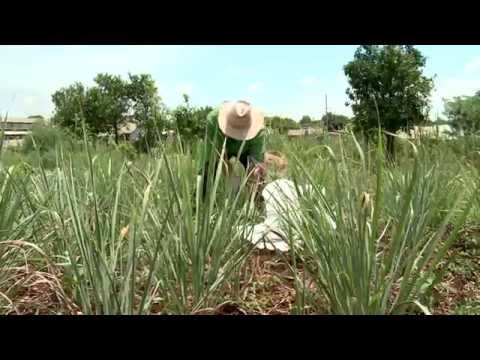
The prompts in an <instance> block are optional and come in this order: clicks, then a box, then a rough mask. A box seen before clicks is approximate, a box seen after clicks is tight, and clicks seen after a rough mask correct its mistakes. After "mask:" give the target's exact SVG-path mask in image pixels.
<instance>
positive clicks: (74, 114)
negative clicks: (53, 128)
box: [52, 82, 89, 135]
mask: <svg viewBox="0 0 480 360" xmlns="http://www.w3.org/2000/svg"><path fill="white" fill-rule="evenodd" d="M52 102H53V105H54V106H55V113H54V115H53V117H52V123H53V124H57V125H60V126H62V127H65V128H69V129H70V130H72V131H73V132H74V133H75V134H77V135H80V134H81V133H82V123H81V119H82V113H83V110H84V109H85V105H86V89H85V87H84V86H83V85H82V84H81V83H79V82H76V83H74V84H73V85H70V86H69V87H66V88H61V89H60V90H58V91H56V92H55V93H54V94H53V95H52ZM86 120H87V119H86ZM86 123H87V124H86V125H87V127H88V125H89V122H87V121H86Z"/></svg>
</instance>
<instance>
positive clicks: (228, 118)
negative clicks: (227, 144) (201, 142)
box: [218, 101, 265, 140]
mask: <svg viewBox="0 0 480 360" xmlns="http://www.w3.org/2000/svg"><path fill="white" fill-rule="evenodd" d="M218 126H219V127H220V130H221V131H222V132H223V133H224V134H225V135H226V136H228V137H230V138H233V139H235V140H250V139H253V138H254V137H255V136H257V134H258V133H259V132H260V130H262V129H263V128H264V126H265V123H264V117H263V113H262V112H261V111H260V110H259V109H257V108H255V107H252V106H251V105H250V104H249V103H248V102H246V101H236V102H225V103H223V104H222V106H221V108H220V111H219V114H218Z"/></svg>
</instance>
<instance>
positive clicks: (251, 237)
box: [246, 179, 303, 252]
mask: <svg viewBox="0 0 480 360" xmlns="http://www.w3.org/2000/svg"><path fill="white" fill-rule="evenodd" d="M301 190H303V189H301ZM262 197H263V199H264V201H265V212H266V217H265V221H264V222H263V223H260V224H257V225H254V226H251V227H250V228H247V229H246V240H247V241H249V242H251V243H253V244H254V245H255V247H256V248H258V249H265V248H266V249H268V250H278V251H281V252H286V251H288V250H289V249H290V246H289V244H288V241H287V236H286V234H285V231H284V229H285V224H284V220H283V218H282V214H283V213H284V212H285V211H288V212H295V211H298V209H299V201H298V194H297V190H296V189H295V185H294V183H293V182H292V181H290V180H286V179H279V180H276V181H273V182H271V183H269V184H267V185H266V186H265V188H264V189H263V191H262Z"/></svg>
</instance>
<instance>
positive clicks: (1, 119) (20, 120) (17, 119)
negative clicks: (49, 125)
mask: <svg viewBox="0 0 480 360" xmlns="http://www.w3.org/2000/svg"><path fill="white" fill-rule="evenodd" d="M4 120H6V121H4ZM39 120H40V119H39V118H31V119H29V118H20V117H10V116H9V117H7V118H6V119H5V118H4V117H3V116H0V123H2V124H3V123H4V122H6V123H25V124H33V123H35V122H37V121H39Z"/></svg>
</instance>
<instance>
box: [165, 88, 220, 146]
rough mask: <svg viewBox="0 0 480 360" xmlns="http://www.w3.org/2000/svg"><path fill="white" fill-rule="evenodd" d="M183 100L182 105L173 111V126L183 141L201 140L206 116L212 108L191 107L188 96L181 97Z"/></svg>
mask: <svg viewBox="0 0 480 360" xmlns="http://www.w3.org/2000/svg"><path fill="white" fill-rule="evenodd" d="M183 100H184V101H183V104H181V105H179V106H178V107H177V108H176V109H175V110H174V111H173V121H174V126H175V128H176V129H177V131H178V133H179V135H180V136H181V137H182V138H184V139H185V140H191V139H194V138H197V139H201V138H203V136H204V135H205V129H206V124H207V115H208V113H209V112H210V111H212V110H213V108H212V107H210V106H206V107H201V108H196V107H193V106H192V105H191V104H190V98H189V96H188V95H183Z"/></svg>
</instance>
